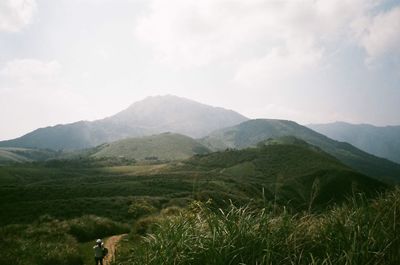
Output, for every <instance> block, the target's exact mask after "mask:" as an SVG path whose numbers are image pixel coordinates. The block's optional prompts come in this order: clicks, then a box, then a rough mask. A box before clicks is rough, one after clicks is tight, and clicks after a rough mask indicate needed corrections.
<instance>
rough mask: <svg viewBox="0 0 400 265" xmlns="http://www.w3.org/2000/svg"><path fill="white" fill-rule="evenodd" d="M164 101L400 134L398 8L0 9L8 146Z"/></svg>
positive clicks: (32, 1) (25, 2)
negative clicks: (387, 128)
mask: <svg viewBox="0 0 400 265" xmlns="http://www.w3.org/2000/svg"><path fill="white" fill-rule="evenodd" d="M158 94H161V95H163V94H173V95H177V96H182V97H187V98H190V99H193V100H196V101H200V102H203V103H206V104H210V105H214V106H221V107H225V108H229V109H234V110H236V111H238V112H240V113H242V114H244V115H247V116H248V117H250V118H256V117H259V118H282V119H291V120H295V121H297V122H299V123H302V124H305V123H316V122H318V123H320V122H332V121H336V120H341V121H348V122H353V123H372V124H376V125H387V124H400V1H399V0H392V1H389V0H382V1H379V0H287V1H284V0H0V139H8V138H15V137H17V136H21V135H22V134H25V133H27V132H29V131H31V130H33V129H36V128H38V127H43V126H48V125H55V124H58V123H67V122H73V121H77V120H93V119H97V118H102V117H105V116H109V115H112V114H114V113H116V112H118V111H120V110H122V109H124V108H126V107H127V106H129V105H130V104H132V103H133V102H135V101H138V100H141V99H143V98H145V97H146V96H150V95H158Z"/></svg>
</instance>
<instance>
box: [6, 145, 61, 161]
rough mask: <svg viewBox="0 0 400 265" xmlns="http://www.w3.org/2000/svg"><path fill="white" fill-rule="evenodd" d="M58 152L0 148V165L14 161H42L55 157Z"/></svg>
mask: <svg viewBox="0 0 400 265" xmlns="http://www.w3.org/2000/svg"><path fill="white" fill-rule="evenodd" d="M57 155H58V154H57V153H56V152H54V151H51V150H41V149H29V148H9V147H8V148H7V147H3V148H0V165H2V164H8V163H14V162H18V163H21V162H30V161H43V160H47V159H49V158H55V157H56V156H57Z"/></svg>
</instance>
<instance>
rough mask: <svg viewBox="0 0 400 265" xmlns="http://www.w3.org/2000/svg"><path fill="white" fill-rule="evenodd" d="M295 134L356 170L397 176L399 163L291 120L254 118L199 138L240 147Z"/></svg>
mask: <svg viewBox="0 0 400 265" xmlns="http://www.w3.org/2000/svg"><path fill="white" fill-rule="evenodd" d="M283 136H295V137H297V138H299V139H302V140H304V141H306V142H307V143H310V144H312V145H314V146H317V147H319V148H321V149H322V150H323V151H325V152H327V153H329V154H331V155H333V156H334V157H336V158H337V159H339V160H340V161H341V162H343V163H344V164H346V165H347V166H350V167H351V168H353V169H356V170H357V171H359V172H361V173H363V174H366V175H369V176H374V177H378V178H379V179H385V180H389V181H393V182H398V181H399V180H400V165H399V164H396V163H394V162H391V161H389V160H386V159H383V158H379V157H376V156H374V155H371V154H368V153H366V152H364V151H361V150H359V149H358V148H356V147H354V146H352V145H351V144H348V143H345V142H338V141H335V140H332V139H330V138H328V137H326V136H325V135H322V134H320V133H317V132H315V131H313V130H311V129H309V128H307V127H304V126H301V125H299V124H297V123H295V122H293V121H287V120H270V119H256V120H249V121H246V122H243V123H241V124H239V125H235V126H232V127H228V128H224V129H221V130H218V131H215V132H213V133H211V134H210V135H209V136H207V137H205V138H203V139H201V142H202V143H203V144H204V145H205V146H207V147H208V148H210V149H211V150H224V149H227V148H238V149H243V148H246V147H251V146H256V145H257V144H258V143H259V142H260V141H264V140H265V139H268V138H279V137H283Z"/></svg>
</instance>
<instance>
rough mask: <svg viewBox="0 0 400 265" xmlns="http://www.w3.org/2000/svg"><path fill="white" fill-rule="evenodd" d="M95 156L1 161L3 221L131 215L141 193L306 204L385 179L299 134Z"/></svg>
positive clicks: (163, 201) (161, 204)
mask: <svg viewBox="0 0 400 265" xmlns="http://www.w3.org/2000/svg"><path fill="white" fill-rule="evenodd" d="M174 137H175V138H176V137H177V138H181V136H176V135H173V136H172V137H170V138H174ZM161 138H165V135H164V136H162V137H161ZM149 139H151V137H149ZM149 139H148V140H149ZM189 140H190V139H189ZM189 140H188V141H189ZM95 161H96V160H95ZM91 162H92V161H88V160H85V159H77V160H52V161H47V162H38V163H28V164H13V165H6V166H2V167H0V207H1V208H2V209H3V211H2V212H1V213H0V225H5V224H11V223H31V222H33V220H37V218H40V216H42V215H51V216H53V217H55V218H60V219H64V218H75V217H79V216H82V215H86V214H95V215H99V216H104V217H109V218H112V219H113V220H119V221H125V222H128V221H129V222H130V221H131V220H132V215H131V214H130V213H129V207H130V205H131V204H132V203H134V202H135V201H136V200H138V199H143V198H145V199H146V200H147V201H149V202H150V203H152V204H153V205H154V207H156V208H158V209H162V208H166V207H169V206H174V205H177V206H180V207H184V206H186V205H187V204H188V202H190V201H192V200H201V201H208V200H209V199H210V198H211V199H212V201H213V202H214V203H215V204H217V205H226V204H227V203H228V204H229V202H230V201H232V202H234V203H235V204H236V205H244V204H248V203H249V202H252V203H255V204H257V205H264V203H277V204H278V205H284V206H291V207H292V208H293V209H294V210H304V209H309V208H310V207H313V208H314V206H315V207H319V206H325V205H326V204H327V203H330V202H339V201H341V200H342V199H343V198H345V197H346V196H347V195H350V194H351V193H352V192H355V191H360V192H366V193H367V194H372V195H375V191H377V190H380V189H383V188H385V187H386V186H385V185H384V184H382V183H381V182H380V181H377V180H374V179H372V178H370V177H367V176H365V175H363V174H360V173H358V172H355V171H354V170H352V169H351V168H349V167H347V166H345V165H344V164H343V163H341V162H340V161H338V160H337V159H336V158H334V157H333V156H331V155H329V154H327V153H325V152H324V151H322V150H320V149H319V148H317V147H314V146H311V145H309V144H307V143H305V142H302V141H301V140H298V139H295V140H293V138H290V139H289V140H288V139H287V138H286V139H285V138H282V139H274V140H268V141H266V142H263V143H261V144H259V147H258V148H246V149H242V150H227V151H221V152H215V153H209V154H202V155H201V154H199V155H195V156H193V157H191V158H189V159H187V160H184V161H180V162H169V163H164V164H160V163H159V162H157V163H149V162H146V163H140V162H137V163H135V164H133V165H132V164H129V165H123V164H121V165H115V166H114V165H113V166H103V165H98V166H96V165H95V164H87V163H91Z"/></svg>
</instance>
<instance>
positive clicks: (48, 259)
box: [0, 216, 130, 265]
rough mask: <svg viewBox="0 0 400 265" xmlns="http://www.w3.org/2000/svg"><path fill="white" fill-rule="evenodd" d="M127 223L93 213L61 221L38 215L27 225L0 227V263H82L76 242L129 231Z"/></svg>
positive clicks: (80, 247)
mask: <svg viewBox="0 0 400 265" xmlns="http://www.w3.org/2000/svg"><path fill="white" fill-rule="evenodd" d="M129 229H130V228H129V226H128V225H126V224H121V223H118V222H115V221H112V220H110V219H107V218H100V217H96V216H82V217H80V218H75V219H72V220H65V221H61V220H58V219H54V218H52V217H50V216H42V217H41V218H39V219H38V220H37V221H35V222H33V223H32V224H29V225H8V226H3V227H1V228H0V237H1V239H2V240H0V248H1V249H2V254H1V255H0V264H17V265H19V264H21V265H25V264H36V265H55V264H60V265H63V264H65V265H82V264H84V257H87V252H88V251H86V254H84V253H82V244H80V242H84V241H90V242H91V244H92V245H93V244H94V243H93V242H94V240H95V239H97V238H104V237H107V236H110V235H114V234H120V233H126V232H129Z"/></svg>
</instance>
